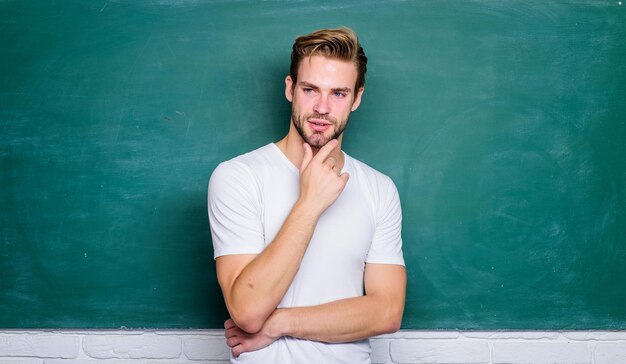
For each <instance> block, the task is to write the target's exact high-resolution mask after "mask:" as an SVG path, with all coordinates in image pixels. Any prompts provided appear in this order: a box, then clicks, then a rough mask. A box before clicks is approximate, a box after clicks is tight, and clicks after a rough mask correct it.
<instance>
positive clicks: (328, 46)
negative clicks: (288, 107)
mask: <svg viewBox="0 0 626 364" xmlns="http://www.w3.org/2000/svg"><path fill="white" fill-rule="evenodd" d="M317 55H320V56H324V57H328V58H334V59H338V60H342V61H348V62H352V63H354V65H355V66H356V69H357V78H356V85H355V92H356V91H358V90H359V89H360V88H361V87H363V86H364V85H365V73H366V72H367V57H365V52H363V48H362V47H361V45H360V44H359V39H358V38H357V36H356V33H354V31H352V29H350V28H345V27H342V28H337V29H320V30H316V31H314V32H313V33H311V34H307V35H301V36H299V37H298V38H296V41H295V42H294V44H293V48H292V51H291V67H290V69H289V75H290V76H291V79H292V80H293V84H294V86H295V85H296V84H297V83H298V68H299V67H300V62H301V61H302V59H304V58H305V57H312V56H317Z"/></svg>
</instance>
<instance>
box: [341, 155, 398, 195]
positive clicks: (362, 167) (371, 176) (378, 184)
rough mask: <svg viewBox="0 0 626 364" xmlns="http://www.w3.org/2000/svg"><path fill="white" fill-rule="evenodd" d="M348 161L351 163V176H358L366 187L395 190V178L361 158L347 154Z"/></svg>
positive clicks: (360, 182)
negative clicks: (362, 160)
mask: <svg viewBox="0 0 626 364" xmlns="http://www.w3.org/2000/svg"><path fill="white" fill-rule="evenodd" d="M345 156H346V161H347V162H348V163H349V171H348V172H349V173H350V178H352V177H353V176H354V177H356V179H357V180H358V183H359V184H365V185H366V187H368V188H370V189H373V190H376V191H389V190H390V189H392V190H395V189H396V187H395V184H394V183H393V180H392V179H391V178H390V177H389V176H387V175H386V174H384V173H382V172H380V171H378V170H377V169H375V168H373V167H370V166H369V165H367V164H365V163H363V162H361V161H360V160H358V159H356V158H353V157H351V156H349V155H348V154H345Z"/></svg>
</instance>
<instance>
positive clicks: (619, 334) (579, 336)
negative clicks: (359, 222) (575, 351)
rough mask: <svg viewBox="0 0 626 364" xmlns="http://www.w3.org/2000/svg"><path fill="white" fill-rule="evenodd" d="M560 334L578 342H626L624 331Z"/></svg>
mask: <svg viewBox="0 0 626 364" xmlns="http://www.w3.org/2000/svg"><path fill="white" fill-rule="evenodd" d="M561 334H562V335H563V336H565V337H566V338H568V339H570V340H578V341H589V340H599V341H611V340H613V341H614V340H625V341H626V331H564V332H562V333H561Z"/></svg>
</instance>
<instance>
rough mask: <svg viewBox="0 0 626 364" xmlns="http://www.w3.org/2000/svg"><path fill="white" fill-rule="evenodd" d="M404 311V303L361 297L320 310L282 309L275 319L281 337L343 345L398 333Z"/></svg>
mask: <svg viewBox="0 0 626 364" xmlns="http://www.w3.org/2000/svg"><path fill="white" fill-rule="evenodd" d="M403 310H404V300H402V302H394V301H392V300H390V299H389V298H387V297H378V296H361V297H355V298H348V299H344V300H339V301H333V302H329V303H326V304H322V305H318V306H310V307H295V308H285V309H279V310H278V311H277V312H276V314H275V315H274V316H273V319H274V318H275V319H276V322H275V323H274V325H275V327H276V329H275V330H277V331H278V332H280V334H282V335H281V336H291V337H296V338H300V339H307V340H314V341H322V342H328V343H342V342H350V341H357V340H362V339H366V338H369V337H372V336H375V335H381V334H385V333H392V332H395V331H397V330H398V329H399V328H400V323H401V321H402V312H403Z"/></svg>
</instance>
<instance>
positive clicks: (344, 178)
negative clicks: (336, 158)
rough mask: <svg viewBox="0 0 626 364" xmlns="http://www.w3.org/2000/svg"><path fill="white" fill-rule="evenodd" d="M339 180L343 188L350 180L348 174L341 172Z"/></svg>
mask: <svg viewBox="0 0 626 364" xmlns="http://www.w3.org/2000/svg"><path fill="white" fill-rule="evenodd" d="M339 178H341V179H342V180H343V185H344V186H345V185H346V184H348V179H350V174H349V173H348V172H343V173H342V174H341V175H340V176H339Z"/></svg>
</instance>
